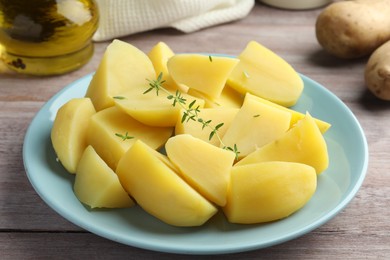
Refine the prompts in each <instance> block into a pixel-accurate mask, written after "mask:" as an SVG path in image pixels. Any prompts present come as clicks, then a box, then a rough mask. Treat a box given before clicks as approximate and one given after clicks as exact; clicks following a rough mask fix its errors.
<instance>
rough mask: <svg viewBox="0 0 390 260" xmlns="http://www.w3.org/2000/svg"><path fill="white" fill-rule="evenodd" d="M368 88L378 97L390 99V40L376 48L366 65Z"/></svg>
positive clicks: (365, 76)
mask: <svg viewBox="0 0 390 260" xmlns="http://www.w3.org/2000/svg"><path fill="white" fill-rule="evenodd" d="M364 78H365V82H366V85H367V88H368V89H369V90H370V91H371V92H372V93H373V94H374V95H375V96H376V97H378V98H380V99H382V100H387V101H390V41H388V42H386V43H384V44H383V45H381V46H380V47H379V48H378V49H376V50H375V51H374V52H373V53H372V55H371V56H370V58H369V59H368V62H367V64H366V67H365V72H364Z"/></svg>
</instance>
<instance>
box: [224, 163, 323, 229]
mask: <svg viewBox="0 0 390 260" xmlns="http://www.w3.org/2000/svg"><path fill="white" fill-rule="evenodd" d="M316 187H317V175H316V172H315V170H314V169H313V168H312V167H310V166H308V165H305V164H299V163H291V162H264V163H256V164H250V165H243V166H234V167H233V169H232V173H231V184H230V189H229V192H228V196H227V204H226V206H225V207H224V208H223V211H224V213H225V215H226V217H227V219H228V220H229V222H232V223H240V224H253V223H262V222H269V221H275V220H279V219H282V218H285V217H288V216H289V215H291V214H293V213H294V212H296V211H297V210H299V209H301V208H302V207H303V206H304V205H305V204H306V203H307V202H308V201H309V200H310V198H311V197H312V195H313V194H314V192H315V190H316Z"/></svg>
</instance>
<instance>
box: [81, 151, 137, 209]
mask: <svg viewBox="0 0 390 260" xmlns="http://www.w3.org/2000/svg"><path fill="white" fill-rule="evenodd" d="M74 192H75V194H76V196H77V198H78V199H79V200H80V201H81V202H83V203H84V204H86V205H88V206H90V207H91V208H128V207H131V206H133V205H134V201H133V200H132V199H131V198H130V196H129V194H127V192H126V191H125V190H124V189H123V187H122V185H121V184H120V182H119V179H118V176H117V175H116V174H115V172H114V171H113V170H112V169H111V168H110V167H108V165H107V164H106V163H105V162H104V161H103V160H102V159H101V158H100V157H99V155H98V154H97V153H96V152H95V150H94V149H93V148H92V146H88V147H87V148H86V149H85V151H84V153H83V156H82V157H81V159H80V163H79V164H78V167H77V174H76V178H75V181H74Z"/></svg>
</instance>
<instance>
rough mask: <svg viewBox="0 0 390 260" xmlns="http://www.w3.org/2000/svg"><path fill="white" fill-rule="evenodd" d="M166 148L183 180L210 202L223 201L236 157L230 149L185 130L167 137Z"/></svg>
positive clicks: (220, 203)
mask: <svg viewBox="0 0 390 260" xmlns="http://www.w3.org/2000/svg"><path fill="white" fill-rule="evenodd" d="M165 150H166V152H167V156H168V158H169V160H171V161H172V163H173V164H174V165H176V167H177V168H178V169H179V173H180V175H181V176H182V177H183V179H184V180H186V181H187V182H188V183H189V184H190V185H191V186H192V187H194V188H195V189H196V190H198V191H199V192H200V194H202V195H203V196H204V197H205V198H206V199H208V200H210V201H211V202H214V203H215V204H217V205H219V206H224V205H225V204H226V194H227V189H228V186H229V183H230V170H231V168H232V166H233V162H234V160H235V157H236V155H235V154H234V153H233V152H231V151H228V150H224V149H221V148H219V147H216V146H214V145H212V144H209V143H207V142H205V141H203V140H201V139H198V138H195V137H193V136H191V135H188V134H183V135H177V136H174V137H171V138H169V140H168V141H167V143H166V144H165Z"/></svg>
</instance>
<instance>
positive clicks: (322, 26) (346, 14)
mask: <svg viewBox="0 0 390 260" xmlns="http://www.w3.org/2000/svg"><path fill="white" fill-rule="evenodd" d="M389 13H390V1H388V0H356V1H342V2H336V3H333V4H331V5H329V6H328V7H327V8H325V9H324V10H323V11H322V13H321V14H320V15H319V16H318V18H317V22H316V36H317V40H318V42H319V43H320V45H321V46H322V47H323V48H324V49H325V50H326V51H327V52H329V53H330V54H332V55H334V56H336V57H339V58H346V59H349V58H358V57H363V56H366V55H369V54H371V53H372V52H373V51H374V50H375V49H376V48H378V47H379V46H380V45H382V44H383V43H384V42H386V41H387V40H389V39H390V16H389Z"/></svg>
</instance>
